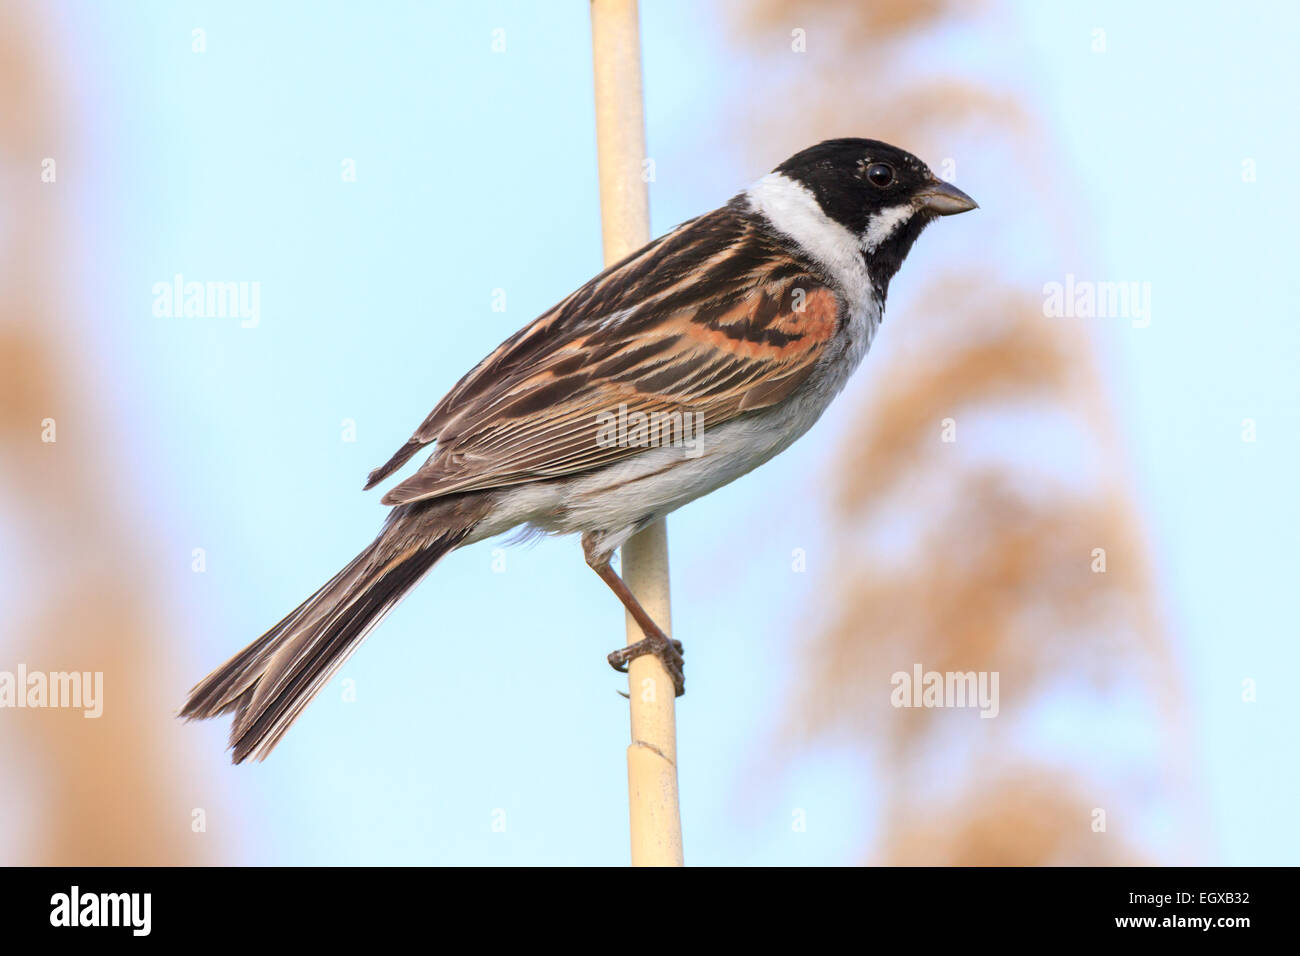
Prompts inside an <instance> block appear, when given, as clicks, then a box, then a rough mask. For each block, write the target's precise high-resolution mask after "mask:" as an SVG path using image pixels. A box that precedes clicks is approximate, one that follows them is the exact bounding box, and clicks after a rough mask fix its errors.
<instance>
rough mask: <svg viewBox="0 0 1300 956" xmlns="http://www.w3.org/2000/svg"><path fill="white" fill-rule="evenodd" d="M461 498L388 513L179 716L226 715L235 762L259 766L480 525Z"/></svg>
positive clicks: (479, 507) (475, 510)
mask: <svg viewBox="0 0 1300 956" xmlns="http://www.w3.org/2000/svg"><path fill="white" fill-rule="evenodd" d="M469 497H470V496H462V497H461V500H455V499H450V500H449V499H442V500H438V501H428V502H420V503H417V504H414V505H403V506H401V507H399V508H395V509H393V512H392V514H391V515H390V516H389V520H388V523H387V524H385V525H384V529H383V530H382V531H381V532H380V534H379V537H377V538H376V539H375V540H374V542H373V543H372V544H371V545H370V546H369V547H367V548H366V549H365V550H364V551H362V552H361V553H360V554H359V555H357V557H356V558H355V559H353V561H352V562H351V563H350V564H348V566H347V567H345V568H344V569H343V570H342V571H340V572H339V573H338V574H336V575H334V577H333V578H331V579H330V580H329V581H328V582H327V583H326V584H325V585H324V587H322V588H321V589H320V590H318V591H317V592H316V593H315V594H313V595H312V596H311V597H309V598H308V599H307V600H306V601H304V602H303V603H302V604H300V605H299V606H298V607H297V608H296V609H295V610H294V611H293V612H292V613H291V614H289V616H288V617H286V618H285V619H284V620H283V621H281V622H280V623H279V624H277V625H275V627H273V628H271V629H270V630H269V631H267V632H266V633H265V634H263V635H262V636H261V637H259V638H258V639H257V640H256V641H254V642H253V643H252V644H249V645H248V646H247V647H246V648H244V649H243V650H242V651H240V652H239V653H238V654H236V655H235V656H234V657H232V658H231V659H230V660H228V661H226V663H224V664H222V665H221V666H220V667H218V668H217V669H216V670H215V671H213V672H212V673H211V674H209V675H208V676H207V677H206V678H204V680H203V681H202V682H201V683H200V684H199V685H198V686H196V687H195V688H194V689H193V690H192V691H190V696H189V699H188V700H187V701H186V702H185V706H184V707H183V708H182V709H181V712H180V716H181V717H184V718H186V719H188V720H195V719H204V718H208V717H217V716H220V715H221V714H226V713H229V712H231V711H233V712H234V715H235V720H234V724H233V725H232V726H231V728H230V747H231V749H232V750H233V754H232V757H233V760H234V762H235V763H242V762H243V761H244V759H245V758H246V757H249V756H252V757H254V758H255V759H257V760H264V759H265V758H266V756H267V754H269V753H270V752H271V750H272V748H274V747H275V745H276V744H277V743H278V742H279V740H280V738H281V737H282V736H284V732H285V731H286V730H288V729H289V727H290V726H291V725H292V724H293V722H294V721H295V720H297V719H298V715H299V714H301V713H302V711H303V708H305V707H306V706H307V704H308V703H310V702H311V699H312V698H313V697H314V696H316V694H317V693H318V692H319V691H320V689H321V688H322V687H324V686H325V684H326V682H327V681H328V680H329V679H330V677H331V676H332V675H333V674H334V672H335V671H337V670H338V669H339V668H340V667H342V666H343V663H344V661H346V660H347V659H348V657H349V656H351V654H352V652H353V651H355V650H356V649H357V647H358V646H360V644H361V641H362V640H363V639H364V638H365V636H366V635H367V634H368V633H370V630H371V629H372V628H373V627H374V626H375V625H376V624H378V623H379V621H380V620H381V619H382V618H383V616H384V615H385V614H387V613H388V612H389V611H390V610H392V609H393V608H394V607H395V606H396V605H397V603H398V601H400V600H401V599H402V597H403V596H405V595H406V593H407V592H408V591H410V590H411V588H413V587H414V586H415V585H416V584H417V583H418V582H419V580H420V579H421V578H422V577H424V575H425V574H426V573H427V572H428V571H429V569H430V568H432V567H433V566H434V565H435V564H436V563H437V562H438V560H439V559H440V558H442V557H443V556H444V555H446V554H447V553H448V552H450V551H452V550H454V549H455V548H456V547H457V546H458V545H459V544H460V543H461V542H462V541H464V540H465V538H466V537H467V536H468V535H469V533H470V532H471V531H472V530H473V529H474V526H475V525H476V524H477V523H478V522H479V521H480V520H481V519H482V516H483V514H484V513H485V512H486V502H483V501H475V500H469V501H466V500H465V499H466V498H469Z"/></svg>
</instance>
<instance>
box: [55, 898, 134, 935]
mask: <svg viewBox="0 0 1300 956" xmlns="http://www.w3.org/2000/svg"><path fill="white" fill-rule="evenodd" d="M50 907H51V909H50V925H51V926H127V927H130V929H131V934H132V935H133V936H148V935H149V927H150V922H151V915H150V912H151V910H152V907H153V894H152V893H82V892H81V888H80V887H78V886H74V887H73V888H72V891H71V892H70V893H55V894H54V895H53V896H51V897H50Z"/></svg>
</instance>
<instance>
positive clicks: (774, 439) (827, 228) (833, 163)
mask: <svg viewBox="0 0 1300 956" xmlns="http://www.w3.org/2000/svg"><path fill="white" fill-rule="evenodd" d="M974 208H976V204H975V202H974V200H972V199H971V198H970V197H969V196H967V195H966V194H965V193H963V192H962V191H961V190H959V189H957V188H956V187H955V186H952V185H950V184H949V183H945V182H942V181H940V180H939V179H937V178H936V177H935V176H934V175H933V174H932V173H931V172H930V170H929V169H928V168H927V167H926V165H925V164H924V163H922V162H921V161H920V160H919V159H917V158H916V157H915V156H913V155H911V154H910V153H907V152H904V151H903V150H901V149H898V148H896V147H893V146H889V145H887V144H886V143H881V142H878V141H876V140H869V139H834V140H828V141H827V142H824V143H820V144H818V145H816V146H813V147H810V148H809V149H805V150H803V151H802V152H800V153H797V154H796V155H794V156H792V157H791V158H790V159H788V160H786V161H785V162H784V163H782V164H781V165H780V166H778V167H777V168H776V169H775V170H774V171H773V172H772V173H770V174H769V175H767V176H764V177H763V178H762V179H760V180H759V181H758V182H756V183H755V184H754V185H752V186H751V187H749V188H748V189H747V190H745V191H744V192H742V193H740V194H739V195H737V196H736V197H735V198H733V199H732V200H731V201H730V202H728V203H727V204H726V205H725V206H722V207H721V208H720V209H716V210H714V211H713V212H710V213H707V214H705V215H703V216H700V217H699V218H697V219H692V220H690V221H689V222H685V223H683V224H682V225H680V226H678V227H677V228H676V229H674V230H672V231H671V232H669V233H668V234H667V235H665V236H662V237H660V238H659V239H656V240H654V241H653V242H651V243H649V244H648V245H646V246H645V247H644V248H642V249H640V250H638V251H637V252H634V253H632V254H631V255H630V256H628V257H627V258H626V259H624V260H623V261H621V262H619V263H616V264H615V265H613V266H610V267H609V268H608V269H606V270H605V271H604V272H602V273H601V274H600V275H598V276H596V277H595V278H594V279H592V280H591V281H590V282H588V283H587V284H586V285H584V286H582V288H580V289H578V290H577V291H576V292H574V293H573V294H572V295H570V296H569V297H568V298H566V299H565V300H564V301H562V302H560V303H559V304H558V305H556V306H555V307H554V308H552V309H551V310H549V311H548V312H546V313H545V314H543V315H542V316H540V317H539V318H537V319H536V320H534V321H533V322H532V323H530V324H529V325H527V326H526V327H524V328H523V329H521V330H520V331H519V332H517V333H515V334H514V335H513V336H511V337H510V338H509V339H507V340H506V341H505V342H504V343H502V344H501V345H500V346H499V347H498V348H497V349H496V350H495V351H494V352H493V353H492V354H491V355H489V356H488V357H487V358H485V359H483V361H481V362H479V364H478V365H477V366H476V367H475V368H474V369H473V370H472V371H470V372H469V374H467V375H466V376H465V377H464V378H462V379H461V380H460V381H459V382H458V383H456V386H455V387H454V388H452V390H451V391H450V392H449V393H447V395H446V397H444V398H443V399H442V401H441V402H439V403H438V405H437V407H436V408H434V410H433V411H432V412H431V413H430V415H429V417H428V418H426V419H425V420H424V423H423V424H421V425H420V427H419V428H417V429H416V430H415V434H413V435H412V436H411V438H410V439H409V440H408V441H407V442H406V444H405V445H403V446H402V447H401V448H399V449H398V451H397V453H396V454H395V455H393V457H392V458H391V459H389V461H388V462H387V463H386V464H384V465H382V466H381V467H379V468H377V469H375V470H374V471H373V472H371V473H370V479H369V481H368V482H367V483H366V488H371V487H373V486H374V485H375V484H377V483H378V482H380V481H382V480H384V479H385V478H387V477H388V476H389V475H391V474H392V473H393V472H395V471H397V470H398V469H399V468H401V467H402V466H403V465H404V464H406V462H407V461H409V460H410V459H411V457H413V456H414V455H415V454H416V453H417V452H419V451H420V449H422V448H424V447H425V446H426V445H429V444H431V443H434V442H436V445H435V448H434V451H433V454H432V455H430V456H429V458H428V460H427V461H425V463H424V464H423V465H422V466H420V468H419V470H418V471H416V472H415V473H414V474H413V475H412V476H411V477H409V478H407V479H406V480H405V481H402V482H400V483H399V484H397V485H396V486H395V487H393V488H392V489H391V490H390V491H388V493H387V494H385V495H384V497H383V502H384V503H385V504H388V505H393V506H394V507H393V510H392V511H391V512H390V514H389V516H388V520H387V521H386V522H385V524H384V526H383V529H382V530H381V531H380V532H379V536H378V537H377V538H376V539H375V540H374V541H373V542H372V543H371V544H370V545H369V546H368V547H367V548H366V549H365V550H364V551H362V552H361V554H359V555H358V556H357V557H356V558H355V559H354V560H353V561H352V562H351V563H350V564H349V565H347V567H345V568H344V569H343V570H342V571H340V572H339V573H338V574H337V575H335V576H334V577H333V578H332V579H330V580H329V581H328V582H327V583H326V584H325V585H324V586H323V587H321V589H320V590H318V591H317V592H316V593H315V594H313V595H312V596H311V597H309V598H308V599H307V600H306V601H304V602H303V603H302V604H301V605H299V606H298V608H297V609H296V610H294V611H293V612H292V613H291V614H289V616H288V617H286V618H285V619H284V620H283V621H281V622H280V623H279V624H277V625H275V627H273V628H271V629H270V630H269V631H267V632H266V633H265V634H264V635H262V637H260V638H259V639H258V640H256V641H255V642H253V643H252V644H250V645H249V646H248V647H246V648H244V650H242V651H240V652H239V653H238V654H237V655H235V656H234V657H233V658H231V659H230V660H229V661H227V662H226V663H225V664H223V665H222V666H221V667H219V668H217V670H215V671H213V673H212V674H210V675H209V676H208V677H207V678H206V679H205V680H204V681H203V682H202V683H200V684H199V685H198V686H197V687H195V688H194V690H193V691H192V692H191V693H190V697H189V700H188V701H187V702H186V704H185V706H184V708H183V709H182V711H181V716H183V717H186V718H206V717H216V716H218V715H219V714H224V713H226V712H229V711H233V712H234V726H233V727H232V729H231V738H230V739H231V748H232V750H233V758H234V761H235V762H236V763H239V762H241V761H243V760H244V759H245V758H246V757H248V756H250V755H251V756H254V757H256V758H258V759H262V758H265V757H266V755H267V754H268V753H269V752H270V751H271V749H272V748H273V747H274V746H275V744H276V743H277V742H278V741H279V740H280V738H281V736H283V734H284V732H285V731H286V730H288V728H289V726H290V725H291V724H292V723H293V721H294V720H295V719H296V718H297V717H298V715H299V714H300V713H301V712H302V710H303V708H304V707H306V706H307V704H308V702H309V701H310V700H311V699H312V697H313V696H314V695H315V694H316V693H317V692H318V691H319V690H320V689H321V687H322V686H324V684H325V682H326V681H327V680H328V679H329V677H330V676H331V675H332V674H333V673H334V672H335V671H336V670H338V668H339V667H340V666H341V665H342V664H343V662H344V661H345V660H346V659H347V658H348V656H349V655H350V654H351V653H352V652H353V651H354V650H356V648H357V646H358V645H359V644H360V643H361V641H362V639H363V638H364V637H365V636H366V634H367V633H368V632H369V631H370V629H371V628H372V627H374V626H375V624H377V623H378V622H379V620H380V619H381V618H382V617H383V616H384V614H385V613H387V612H388V611H389V610H390V609H391V608H392V607H393V606H394V605H395V604H396V603H397V602H398V601H399V600H400V599H401V598H402V596H403V595H404V594H406V592H407V591H409V590H410V589H411V588H412V587H414V586H415V584H416V583H417V582H418V581H419V580H420V579H421V578H422V577H423V576H424V575H425V574H426V573H427V572H428V571H429V569H430V568H432V567H433V566H434V564H436V563H437V562H438V560H439V559H440V558H442V557H443V556H444V555H446V554H447V553H449V552H450V551H452V550H453V549H455V548H460V547H463V546H465V545H467V544H472V543H474V542H475V541H480V540H482V539H484V538H488V537H492V536H493V535H497V534H500V533H502V532H504V531H507V530H509V529H511V528H516V527H519V526H523V527H524V528H525V529H527V530H535V531H541V532H548V533H571V532H580V533H581V534H582V547H583V550H584V552H585V554H586V559H587V563H588V564H589V565H590V566H591V567H592V568H593V569H594V570H595V571H596V573H597V574H599V575H600V577H601V578H602V579H603V580H604V581H605V583H606V584H608V585H609V587H610V588H611V589H612V590H613V591H614V593H615V594H616V595H617V596H618V598H619V600H620V601H622V603H623V604H624V606H625V607H626V608H627V610H628V611H629V613H631V614H632V616H633V618H634V619H635V620H636V621H637V623H638V624H639V625H640V627H641V629H642V631H643V632H644V633H645V638H644V640H641V641H639V642H637V643H635V644H631V645H629V646H628V647H626V648H622V649H620V650H617V651H614V652H613V653H612V654H610V655H609V661H610V663H611V664H612V665H614V666H615V667H616V668H618V669H624V668H625V667H626V665H627V662H628V661H629V660H631V659H632V658H634V657H636V656H638V655H641V654H654V655H656V656H657V657H659V659H660V660H661V661H663V663H664V666H665V667H666V668H667V670H668V672H669V674H670V675H671V676H672V678H673V680H674V682H675V684H676V690H677V693H678V694H680V693H682V691H683V689H684V681H683V674H682V657H681V645H680V644H678V643H677V642H675V641H671V640H670V639H669V638H668V637H667V636H666V635H665V634H664V632H663V631H662V630H661V629H660V628H659V627H658V626H657V625H656V624H655V622H654V621H653V620H652V619H651V618H650V616H649V615H648V614H647V613H646V612H645V610H644V609H643V608H642V607H641V606H640V604H639V603H638V602H637V600H636V598H635V597H634V596H633V595H632V593H631V592H630V591H629V590H628V588H627V586H626V585H625V584H624V583H623V581H622V580H621V579H620V578H619V576H618V575H617V574H616V573H615V571H614V570H613V568H612V567H611V566H610V558H611V557H612V555H613V553H614V551H615V550H617V549H618V547H619V546H620V545H621V544H622V543H623V542H624V541H626V540H627V539H628V538H629V537H631V536H632V535H633V534H635V533H636V532H637V531H638V530H640V529H641V528H643V527H645V526H646V525H647V524H649V523H650V522H652V521H654V520H656V519H658V518H660V517H662V516H663V515H666V514H668V513H669V512H670V511H673V510H674V509H676V508H679V507H681V506H682V505H684V504H686V503H687V502H689V501H692V500H693V499H695V498H698V497H700V496H701V495H705V494H708V493H709V492H710V491H713V490H714V489H715V488H719V487H721V486H722V485H725V484H727V483H728V482H729V481H732V480H733V479H735V478H739V477H740V476H741V475H743V474H745V473H746V472H747V471H750V470H751V469H753V468H755V467H756V466H758V465H761V464H763V462H765V461H767V460H768V459H770V458H771V457H773V456H774V455H776V454H778V453H779V452H781V451H783V450H784V449H785V448H786V447H788V446H789V445H790V444H791V443H792V442H793V441H794V440H795V439H796V438H798V437H799V436H800V435H802V434H803V433H804V432H805V431H807V430H808V428H809V427H810V426H811V425H812V424H813V422H815V421H816V420H817V419H818V417H819V416H820V415H821V414H822V412H823V411H825V409H826V406H827V405H828V404H829V403H830V401H831V399H832V398H834V397H835V395H836V394H837V393H839V391H840V390H841V389H842V388H843V387H844V385H845V383H846V382H847V380H848V378H849V375H850V374H851V373H852V372H853V370H854V369H855V368H856V367H857V366H858V364H859V363H860V362H861V360H862V357H863V356H864V355H865V354H866V352H867V349H868V348H869V347H870V345H871V340H872V337H873V335H874V334H875V331H876V329H877V328H878V327H879V325H880V321H881V316H882V313H883V311H884V307H885V295H886V293H887V291H888V288H889V281H890V279H892V278H893V276H894V274H895V273H896V272H897V271H898V268H899V266H900V265H901V264H902V262H903V257H904V256H906V255H907V253H908V250H910V249H911V248H912V243H913V242H915V241H916V238H917V236H919V235H920V234H921V230H923V229H924V228H925V227H926V226H927V225H929V223H930V222H932V221H933V220H934V219H935V218H936V217H938V216H947V215H952V214H954V213H960V212H965V211H967V210H969V209H974ZM629 423H630V424H629ZM665 433H666V437H665Z"/></svg>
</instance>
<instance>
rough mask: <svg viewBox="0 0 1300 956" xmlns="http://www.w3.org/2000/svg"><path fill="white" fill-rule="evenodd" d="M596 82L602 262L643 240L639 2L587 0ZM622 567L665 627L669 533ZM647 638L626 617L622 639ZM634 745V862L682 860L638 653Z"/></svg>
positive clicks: (662, 742)
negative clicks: (602, 240)
mask: <svg viewBox="0 0 1300 956" xmlns="http://www.w3.org/2000/svg"><path fill="white" fill-rule="evenodd" d="M591 45H592V59H593V62H594V64H595V80H596V148H597V153H598V157H599V167H600V213H601V225H602V231H603V236H604V247H605V262H606V264H609V263H613V262H617V261H618V260H619V259H622V258H623V257H624V256H626V255H627V254H628V253H630V252H633V251H635V250H636V249H639V248H640V247H641V246H643V245H645V244H646V243H647V242H649V241H650V208H649V198H648V196H647V194H646V185H645V180H644V179H643V178H642V175H641V170H642V163H643V161H644V160H645V118H644V116H643V113H642V102H641V40H640V36H639V31H638V27H637V4H636V0H591ZM620 571H621V573H622V575H623V580H624V581H626V582H627V585H628V587H629V588H630V589H631V590H632V593H633V594H635V595H636V597H637V599H638V600H639V601H640V602H641V604H642V606H643V607H645V609H646V611H647V612H649V614H650V616H651V617H652V618H654V620H655V621H656V622H657V623H658V624H659V626H660V627H661V628H663V630H664V632H665V633H667V634H669V635H671V634H672V620H671V615H670V606H669V600H668V531H667V528H666V526H665V524H664V522H663V521H656V522H655V523H654V524H653V525H651V526H650V527H648V528H646V529H645V530H644V531H642V532H641V533H640V534H638V535H636V536H635V537H633V538H632V539H631V540H629V541H628V542H627V543H626V544H625V545H623V553H622V563H621V565H620ZM644 636H645V635H644V634H642V633H641V629H640V627H638V626H637V623H636V621H634V620H633V619H632V616H631V615H630V614H629V615H627V642H628V643H629V644H631V643H633V642H635V641H639V640H641V638H642V637H644ZM628 692H629V694H630V704H631V710H632V743H631V745H630V746H629V747H628V748H627V788H628V811H629V813H630V818H631V835H632V865H633V866H681V865H682V821H681V813H680V811H679V810H678V806H677V720H676V712H675V699H674V696H673V682H672V678H670V677H669V676H668V673H667V671H665V670H664V667H663V665H662V664H660V663H659V661H658V660H657V659H656V658H654V657H650V656H643V657H638V658H636V659H635V660H634V661H632V663H631V665H630V666H629V668H628Z"/></svg>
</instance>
